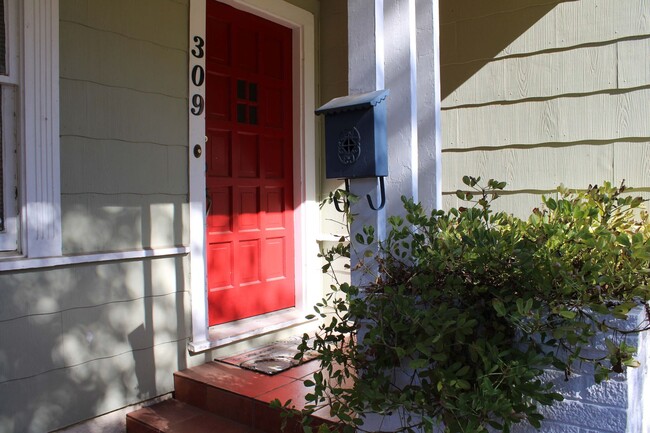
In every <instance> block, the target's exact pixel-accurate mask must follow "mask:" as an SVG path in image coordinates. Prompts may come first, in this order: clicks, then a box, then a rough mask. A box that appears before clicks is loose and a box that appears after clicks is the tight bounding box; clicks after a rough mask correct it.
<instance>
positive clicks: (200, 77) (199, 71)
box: [192, 65, 205, 87]
mask: <svg viewBox="0 0 650 433" xmlns="http://www.w3.org/2000/svg"><path fill="white" fill-rule="evenodd" d="M204 80H205V71H204V70H203V67H202V66H201V65H194V67H193V68H192V84H194V85H195V86H196V87H200V86H202V85H203V81H204Z"/></svg>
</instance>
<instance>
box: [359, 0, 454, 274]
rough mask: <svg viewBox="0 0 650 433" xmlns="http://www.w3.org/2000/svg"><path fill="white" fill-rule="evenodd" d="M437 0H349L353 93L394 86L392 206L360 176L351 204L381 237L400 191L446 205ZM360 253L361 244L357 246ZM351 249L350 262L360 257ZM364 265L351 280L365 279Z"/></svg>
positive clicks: (390, 101)
mask: <svg viewBox="0 0 650 433" xmlns="http://www.w3.org/2000/svg"><path fill="white" fill-rule="evenodd" d="M438 26H439V23H438V0H374V1H368V0H348V29H349V30H348V32H349V33H348V47H349V53H348V55H349V65H350V66H349V93H350V94H357V93H364V92H370V91H373V90H378V89H383V88H386V89H389V90H390V95H389V96H388V98H387V100H386V104H387V135H388V137H387V140H388V177H387V178H386V198H387V199H386V207H385V208H384V210H382V211H379V212H377V211H373V210H372V209H370V208H369V207H368V203H367V201H366V199H365V197H366V195H367V194H371V196H372V197H373V202H374V203H378V202H379V201H378V199H377V197H376V195H375V194H376V193H377V191H378V187H377V182H376V180H374V179H355V180H353V181H352V182H351V191H352V192H353V193H354V194H356V195H357V196H359V197H360V198H361V200H360V201H359V203H357V204H356V205H355V206H353V209H352V212H353V213H354V214H356V215H357V216H356V220H355V222H354V223H353V226H352V242H353V246H354V234H355V233H358V232H359V231H360V230H361V229H362V228H363V226H365V225H371V226H374V227H375V229H376V231H377V233H378V238H380V239H382V238H383V235H384V233H385V230H386V216H387V215H398V214H402V213H403V208H402V202H401V200H400V197H401V196H402V195H404V196H407V197H413V199H414V200H416V201H420V202H422V204H423V205H424V206H425V208H427V209H431V208H436V207H440V204H441V184H440V142H441V139H440V67H439V46H438ZM359 250H360V248H358V249H357V252H358V253H362V252H363V251H359ZM357 258H359V259H360V258H361V257H355V256H354V251H353V253H352V263H356V262H357V261H358V260H357ZM362 274H363V270H361V271H356V272H353V275H352V282H353V283H354V284H360V283H362V282H363V281H364V278H367V277H364V276H363V275H362Z"/></svg>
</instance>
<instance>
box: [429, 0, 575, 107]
mask: <svg viewBox="0 0 650 433" xmlns="http://www.w3.org/2000/svg"><path fill="white" fill-rule="evenodd" d="M565 1H578V0H565ZM565 1H558V0H553V1H549V0H504V1H485V0H440V64H441V99H442V100H444V99H445V98H447V97H448V96H449V95H450V94H451V93H453V92H454V90H456V89H458V88H459V87H460V86H461V85H462V84H463V83H465V82H466V81H467V80H469V79H470V78H471V77H472V76H473V75H474V74H476V73H477V72H478V71H479V70H481V69H482V68H483V67H484V66H485V65H486V64H488V63H489V62H490V61H492V60H494V58H495V57H501V56H507V55H508V49H507V48H508V46H510V45H511V44H512V43H513V42H514V41H515V40H517V39H518V38H520V37H521V36H522V35H524V34H525V33H526V31H527V30H528V29H530V28H531V27H532V26H533V25H534V24H535V23H536V22H538V21H539V20H540V19H541V18H542V17H544V16H545V15H546V14H547V13H549V12H550V11H551V10H553V8H555V7H556V6H557V5H558V4H559V3H563V2H565Z"/></svg>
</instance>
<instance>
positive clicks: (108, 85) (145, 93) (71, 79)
mask: <svg viewBox="0 0 650 433" xmlns="http://www.w3.org/2000/svg"><path fill="white" fill-rule="evenodd" d="M59 78H60V79H61V80H66V81H71V82H74V83H90V84H94V85H96V86H100V87H106V88H109V89H120V90H129V91H131V92H136V93H141V94H144V95H157V96H163V97H165V98H169V99H174V100H177V101H185V100H187V96H174V95H168V94H166V93H161V92H152V91H147V90H141V89H136V88H134V87H126V86H116V85H113V84H106V83H100V82H99V81H93V80H85V79H82V78H72V77H66V76H65V75H61V76H60V77H59Z"/></svg>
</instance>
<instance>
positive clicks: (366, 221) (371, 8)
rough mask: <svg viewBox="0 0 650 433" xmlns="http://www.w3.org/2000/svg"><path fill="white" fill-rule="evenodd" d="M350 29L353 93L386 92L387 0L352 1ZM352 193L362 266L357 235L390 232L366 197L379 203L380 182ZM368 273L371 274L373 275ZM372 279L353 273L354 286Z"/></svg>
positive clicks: (363, 183) (361, 184)
mask: <svg viewBox="0 0 650 433" xmlns="http://www.w3.org/2000/svg"><path fill="white" fill-rule="evenodd" d="M348 29H349V30H348V50H349V51H348V56H349V65H350V66H349V73H348V83H349V84H348V86H349V93H350V94H351V95H353V94H358V93H366V92H372V91H374V90H379V89H383V88H384V0H374V2H373V1H372V0H371V1H369V0H348ZM389 98H391V96H389ZM389 108H390V106H389ZM389 113H390V112H389ZM388 115H389V116H390V114H388ZM389 145H390V144H389ZM389 170H390V168H389ZM350 190H351V192H352V193H353V194H355V195H357V196H359V198H360V200H359V202H358V203H356V204H354V205H353V206H352V209H351V210H352V213H353V214H356V215H357V216H356V217H355V220H354V222H353V223H352V227H351V239H350V242H351V243H352V251H351V257H350V259H351V262H352V263H359V261H360V260H362V259H363V252H364V250H365V247H364V246H361V247H357V246H356V241H355V240H354V234H355V233H359V232H361V231H362V229H363V227H364V226H372V227H375V230H376V234H377V237H378V238H379V239H383V237H384V233H385V230H386V208H384V209H382V210H379V211H373V210H372V209H370V207H369V206H368V202H367V201H366V195H367V194H370V195H371V197H372V198H373V202H374V203H375V204H377V203H379V200H378V197H377V193H376V192H377V191H378V187H377V180H376V179H353V180H352V181H351V182H350ZM367 271H370V274H369V273H368V272H367ZM372 279H373V276H372V269H366V270H353V271H352V275H351V280H352V284H354V285H357V286H362V285H365V284H366V283H367V282H369V281H372Z"/></svg>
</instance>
